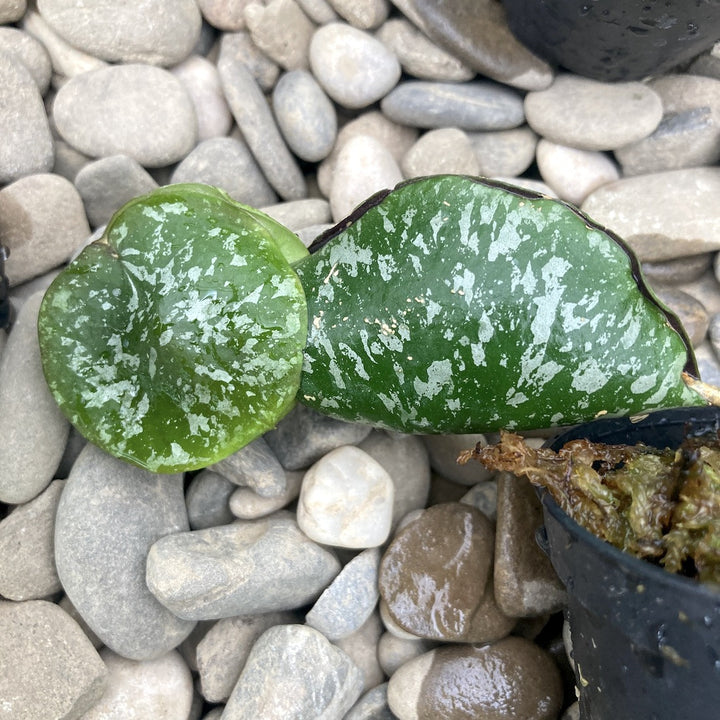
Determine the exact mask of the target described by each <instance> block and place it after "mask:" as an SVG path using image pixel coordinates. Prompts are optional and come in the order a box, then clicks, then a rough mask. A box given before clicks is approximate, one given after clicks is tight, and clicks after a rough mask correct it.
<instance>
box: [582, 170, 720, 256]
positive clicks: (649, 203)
mask: <svg viewBox="0 0 720 720" xmlns="http://www.w3.org/2000/svg"><path fill="white" fill-rule="evenodd" d="M718 197H720V168H717V167H701V168H687V169H682V170H669V171H667V172H662V173H652V174H650V175H639V176H637V177H630V178H622V179H620V180H617V181H616V182H613V183H609V184H607V185H603V186H602V187H600V188H598V189H597V190H595V191H594V192H592V193H590V195H588V197H587V198H586V199H585V201H584V202H583V204H582V210H583V212H585V213H587V214H588V215H589V216H590V217H591V218H592V219H593V220H595V221H596V222H598V223H599V224H601V225H604V226H606V227H608V228H610V229H611V230H614V231H615V232H616V233H617V234H618V235H620V237H621V238H623V239H624V240H625V241H627V242H628V244H629V245H630V246H631V247H632V248H633V250H635V252H636V254H637V255H638V257H639V258H640V260H643V261H644V260H651V261H659V260H672V259H673V258H678V257H685V256H688V255H700V254H702V253H706V252H711V251H714V250H718V249H720V233H718V227H720V205H718Z"/></svg>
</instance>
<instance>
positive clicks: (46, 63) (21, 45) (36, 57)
mask: <svg viewBox="0 0 720 720" xmlns="http://www.w3.org/2000/svg"><path fill="white" fill-rule="evenodd" d="M0 52H2V53H5V54H6V55H11V56H12V57H14V58H15V59H16V60H19V61H20V62H21V63H22V64H23V65H24V66H25V68H26V70H27V71H28V72H29V73H30V75H32V78H33V80H34V81H35V84H36V85H37V87H38V90H39V91H40V94H41V95H44V94H45V93H46V91H47V89H48V87H49V85H50V76H51V75H52V64H51V63H50V56H49V55H48V53H47V50H46V49H45V47H44V46H43V44H42V43H41V42H40V41H39V40H37V39H36V38H34V37H33V36H32V35H31V34H30V33H27V32H24V31H22V30H19V29H18V28H14V27H0ZM15 150H16V151H17V148H15Z"/></svg>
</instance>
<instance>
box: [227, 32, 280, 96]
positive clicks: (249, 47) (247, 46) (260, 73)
mask: <svg viewBox="0 0 720 720" xmlns="http://www.w3.org/2000/svg"><path fill="white" fill-rule="evenodd" d="M220 58H223V59H224V61H225V62H226V63H241V64H242V65H244V66H245V67H246V68H247V69H248V70H249V71H250V74H251V75H252V76H253V78H254V79H255V82H257V84H258V85H259V86H260V89H261V90H262V91H263V92H270V91H271V90H272V89H273V87H275V83H276V82H277V79H278V77H279V76H280V68H279V67H278V65H277V63H274V62H273V61H272V60H271V59H270V58H269V57H268V56H267V55H265V53H264V52H262V51H261V50H260V48H259V47H258V46H257V45H256V44H255V43H254V42H253V41H252V38H251V37H250V33H249V32H247V31H244V32H236V33H223V34H222V37H221V38H220V41H219V43H218V60H219V59H220ZM221 85H222V81H221Z"/></svg>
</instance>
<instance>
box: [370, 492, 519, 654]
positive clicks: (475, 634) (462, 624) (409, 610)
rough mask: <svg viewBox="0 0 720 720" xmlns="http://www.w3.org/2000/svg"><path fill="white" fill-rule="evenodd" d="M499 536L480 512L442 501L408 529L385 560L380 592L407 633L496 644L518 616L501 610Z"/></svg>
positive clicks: (392, 546) (381, 567)
mask: <svg viewBox="0 0 720 720" xmlns="http://www.w3.org/2000/svg"><path fill="white" fill-rule="evenodd" d="M494 543H495V533H494V529H493V526H492V523H491V522H490V521H489V520H488V519H487V518H486V517H485V516H484V515H483V514H482V513H481V512H480V511H479V510H477V509H475V508H473V507H471V506H469V505H462V504H460V503H444V504H441V505H434V506H432V507H430V508H428V509H427V510H425V511H424V512H423V513H422V515H420V517H418V518H417V519H416V520H413V521H412V522H410V523H408V524H407V525H405V526H404V527H402V529H400V530H399V531H398V532H397V533H396V534H395V537H394V538H393V540H392V542H391V543H390V545H388V548H387V550H386V551H385V554H384V555H383V558H382V561H381V563H380V576H379V588H380V594H381V596H382V598H383V600H385V602H386V603H387V609H388V611H389V613H390V615H391V617H392V619H393V620H394V621H395V622H396V623H397V624H398V625H400V627H401V628H403V629H404V630H406V631H408V632H410V633H412V634H414V635H417V636H418V637H424V638H429V639H434V640H443V641H448V642H491V641H492V640H497V639H498V638H501V637H504V636H505V635H507V634H508V633H509V632H510V630H511V629H512V626H513V625H514V621H513V620H511V619H510V618H507V617H504V616H503V615H502V613H500V612H499V611H498V610H497V608H495V607H494V599H493V598H492V583H491V582H489V580H490V575H491V566H492V560H493V549H494Z"/></svg>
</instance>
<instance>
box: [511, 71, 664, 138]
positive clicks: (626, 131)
mask: <svg viewBox="0 0 720 720" xmlns="http://www.w3.org/2000/svg"><path fill="white" fill-rule="evenodd" d="M525 115H526V116H527V121H528V124H529V125H530V127H531V128H532V129H533V130H535V132H536V133H538V135H542V136H543V137H544V138H547V139H548V140H552V141H553V142H555V143H558V144H560V145H570V146H571V147H576V148H580V149H581V150H614V149H615V148H619V147H622V146H623V145H628V144H629V143H632V142H637V141H638V140H641V139H642V138H644V137H647V136H648V135H650V133H652V132H653V131H654V130H655V129H656V128H657V126H658V125H659V124H660V120H661V119H662V115H663V107H662V101H661V99H660V96H659V95H658V94H657V93H656V92H654V91H653V90H651V89H650V88H649V87H648V86H647V85H645V84H643V83H640V82H619V83H603V82H599V81H597V80H590V79H588V78H583V77H579V76H576V75H569V74H564V75H558V76H557V77H556V78H555V81H554V82H553V84H552V85H551V86H550V87H549V88H548V89H547V90H540V91H536V92H530V93H528V94H527V95H526V96H525Z"/></svg>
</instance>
